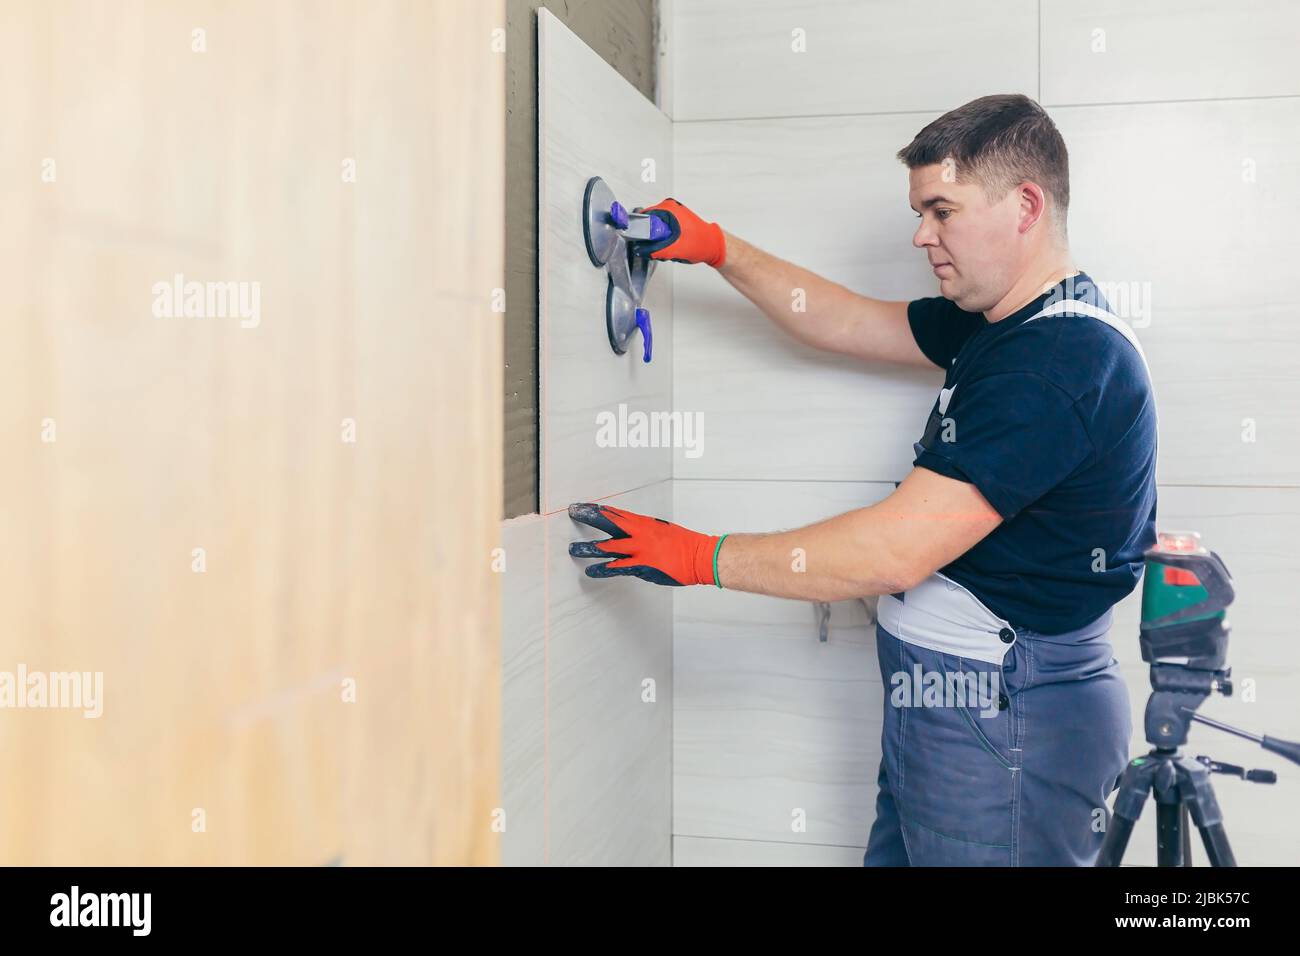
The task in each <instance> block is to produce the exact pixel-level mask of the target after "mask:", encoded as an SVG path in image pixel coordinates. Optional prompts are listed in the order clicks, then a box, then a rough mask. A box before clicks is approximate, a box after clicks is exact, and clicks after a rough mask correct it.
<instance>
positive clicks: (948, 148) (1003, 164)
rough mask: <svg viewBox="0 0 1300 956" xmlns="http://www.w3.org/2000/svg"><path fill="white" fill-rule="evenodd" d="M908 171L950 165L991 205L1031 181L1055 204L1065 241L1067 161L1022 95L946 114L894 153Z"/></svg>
mask: <svg viewBox="0 0 1300 956" xmlns="http://www.w3.org/2000/svg"><path fill="white" fill-rule="evenodd" d="M898 158H899V159H900V160H902V161H903V162H904V163H905V164H906V165H907V168H908V169H916V168H917V167H918V166H930V165H933V164H936V163H940V164H941V163H943V162H944V160H946V159H947V160H951V161H952V162H953V163H955V164H956V170H955V172H956V177H957V180H958V182H964V181H973V182H976V183H978V184H980V185H981V186H983V187H984V191H985V194H986V195H987V196H988V197H989V201H990V202H996V201H998V200H999V199H1001V198H1002V197H1003V196H1005V195H1006V193H1007V190H1008V189H1011V188H1012V187H1014V186H1017V185H1019V184H1020V183H1022V182H1025V181H1030V182H1034V183H1037V184H1038V185H1039V186H1041V187H1042V188H1043V189H1044V190H1045V191H1046V192H1047V193H1048V194H1049V195H1050V196H1051V197H1052V202H1053V204H1054V205H1055V209H1056V211H1055V213H1054V218H1055V219H1056V225H1057V228H1058V229H1059V230H1060V234H1061V236H1065V234H1066V233H1065V217H1066V213H1067V212H1068V211H1069V208H1070V156H1069V153H1068V152H1067V151H1066V149H1065V140H1064V139H1062V138H1061V133H1060V131H1059V130H1058V129H1057V128H1056V124H1055V123H1053V122H1052V118H1051V117H1050V116H1048V115H1047V112H1046V111H1045V110H1044V109H1043V108H1042V107H1041V106H1039V105H1038V104H1037V103H1035V102H1034V101H1033V100H1031V99H1030V98H1029V97H1027V96H1024V95H1022V94H1020V93H1000V94H997V95H995V96H981V97H980V98H979V99H977V100H971V101H970V102H969V103H967V104H966V105H965V106H959V107H957V108H956V109H955V110H950V111H949V112H947V113H944V114H943V115H942V116H940V117H939V118H938V119H937V120H935V121H934V122H932V123H931V124H930V125H928V126H927V127H925V129H923V130H921V132H919V133H917V134H916V138H915V139H913V140H912V142H911V143H909V144H908V145H907V146H904V147H903V148H902V149H900V150H899V151H898Z"/></svg>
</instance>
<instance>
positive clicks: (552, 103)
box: [538, 9, 673, 513]
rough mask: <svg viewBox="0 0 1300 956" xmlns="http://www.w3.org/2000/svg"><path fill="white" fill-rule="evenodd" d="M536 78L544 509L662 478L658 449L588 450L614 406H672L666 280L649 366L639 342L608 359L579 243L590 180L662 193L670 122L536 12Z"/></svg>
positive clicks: (596, 294) (549, 17)
mask: <svg viewBox="0 0 1300 956" xmlns="http://www.w3.org/2000/svg"><path fill="white" fill-rule="evenodd" d="M538 71H539V76H538V149H539V162H540V175H539V177H538V178H539V183H538V222H539V224H540V226H539V230H538V231H539V238H540V243H539V250H538V254H539V263H538V275H539V283H540V289H539V303H540V331H539V348H540V359H539V369H540V377H541V396H540V404H541V408H540V422H541V438H540V443H541V488H542V491H541V494H542V511H543V512H544V513H550V512H554V511H557V510H559V509H563V508H565V507H566V506H567V505H569V504H570V503H572V502H574V501H586V500H591V499H593V498H604V497H608V496H609V495H613V494H617V493H619V492H623V491H627V490H629V489H632V488H637V487H641V486H644V485H647V484H651V483H653V482H655V481H658V480H661V479H664V478H667V477H669V475H670V474H671V471H672V464H671V455H670V449H669V448H667V447H657V448H636V447H627V448H619V447H615V448H602V447H598V446H597V444H596V438H597V415H598V414H600V413H601V412H610V413H612V414H614V415H615V416H617V415H618V412H619V405H620V404H626V405H627V409H628V411H629V412H647V413H648V412H665V411H669V410H670V407H669V406H670V402H671V401H672V351H673V323H672V283H671V281H670V280H669V277H668V276H667V274H666V270H665V269H663V268H662V267H660V268H658V269H657V271H656V274H655V275H653V276H651V278H650V284H649V287H648V290H647V294H646V300H645V305H646V307H647V308H648V309H649V310H650V314H651V321H652V323H653V327H654V355H653V358H652V361H651V362H650V364H648V365H647V364H644V363H643V362H642V360H641V344H640V337H639V336H637V337H636V338H635V340H634V343H633V347H632V348H631V349H629V351H628V352H627V353H625V354H624V355H621V356H619V355H615V354H614V352H613V350H612V349H611V348H610V346H609V337H608V334H607V332H606V327H605V290H606V273H605V271H604V270H603V269H598V268H596V267H595V266H593V265H592V264H591V261H590V259H588V257H587V252H586V248H585V246H584V243H583V236H582V198H583V192H584V189H585V188H586V184H587V180H588V179H589V178H590V177H592V176H600V177H602V178H603V179H604V180H605V182H607V183H608V184H609V185H610V187H611V188H612V189H613V191H614V194H615V196H617V197H618V199H619V200H620V201H621V202H622V203H623V204H624V205H625V206H627V207H628V208H629V209H631V208H632V207H634V206H638V205H650V204H651V203H654V202H656V201H658V200H660V199H662V198H664V197H665V196H667V195H669V194H670V192H671V185H672V124H671V123H670V122H669V120H668V118H667V117H666V116H665V115H664V114H663V113H661V112H660V111H659V110H658V109H656V108H655V107H654V106H653V105H652V104H651V103H650V102H649V101H648V100H646V98H645V97H644V96H642V95H641V94H640V93H639V92H638V91H637V90H636V89H635V88H633V87H632V86H631V85H630V84H629V83H627V81H626V80H624V79H623V78H622V77H620V76H619V75H618V74H617V73H616V72H615V71H614V69H613V68H612V67H610V66H609V65H608V64H606V63H605V62H604V61H603V60H602V59H601V58H600V57H599V56H597V55H596V54H595V53H594V52H593V51H592V50H591V49H590V48H589V47H587V46H586V45H585V44H583V43H582V41H581V40H579V39H578V38H577V37H576V36H575V35H574V34H573V33H572V32H571V31H570V30H569V29H568V28H567V27H565V26H564V25H563V24H562V23H561V22H560V21H559V20H557V19H556V18H555V16H554V15H553V14H551V13H550V12H548V11H547V10H545V9H541V10H539V11H538ZM649 164H653V166H651V165H649ZM650 176H653V177H654V179H653V181H647V178H648V177H650Z"/></svg>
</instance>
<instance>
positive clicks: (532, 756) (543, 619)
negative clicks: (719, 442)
mask: <svg viewBox="0 0 1300 956" xmlns="http://www.w3.org/2000/svg"><path fill="white" fill-rule="evenodd" d="M671 485H672V483H671V482H669V481H661V482H658V483H656V484H655V485H652V486H651V487H649V488H643V489H640V490H638V491H634V492H631V493H629V494H626V495H618V496H616V497H614V498H612V499H610V500H609V502H608V503H609V504H612V505H614V506H616V507H624V508H628V509H630V510H632V511H639V512H643V513H646V514H653V515H656V516H671V513H672V487H671ZM601 537H603V535H601V534H600V533H598V532H596V531H595V530H594V529H591V528H588V527H587V526H586V525H580V524H578V523H576V522H574V521H573V520H571V519H570V518H569V516H568V514H567V513H565V512H560V513H558V514H554V515H549V516H547V517H545V518H542V517H539V516H537V515H530V516H526V517H522V518H515V519H511V520H510V521H507V522H504V523H503V525H502V546H503V547H504V549H505V560H506V571H505V573H504V575H503V579H502V672H503V693H502V747H501V752H502V796H501V806H502V807H503V808H504V809H505V810H506V814H507V829H506V833H505V834H504V835H503V838H502V843H501V847H502V863H503V864H506V865H528V866H537V865H541V864H543V863H549V864H556V865H573V864H597V865H638V866H646V865H653V866H661V865H667V864H668V863H669V861H670V855H671V848H670V843H669V837H670V826H671V813H672V809H671V800H672V706H673V704H672V700H673V671H672V607H673V594H672V592H673V590H674V589H671V588H664V587H657V586H655V585H652V584H647V583H645V582H643V581H640V580H638V579H636V578H615V579H612V580H606V581H597V580H593V579H591V578H588V577H587V576H586V575H585V574H584V573H583V569H584V568H585V567H586V566H587V565H589V564H592V563H594V562H593V561H588V560H586V559H578V558H572V557H570V556H569V553H568V547H569V542H570V541H577V540H580V539H588V538H601ZM646 680H653V681H654V685H655V686H654V697H655V699H654V700H653V701H646V700H643V693H644V688H643V681H646Z"/></svg>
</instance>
